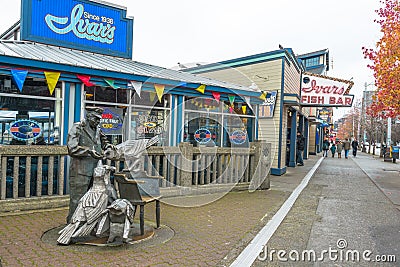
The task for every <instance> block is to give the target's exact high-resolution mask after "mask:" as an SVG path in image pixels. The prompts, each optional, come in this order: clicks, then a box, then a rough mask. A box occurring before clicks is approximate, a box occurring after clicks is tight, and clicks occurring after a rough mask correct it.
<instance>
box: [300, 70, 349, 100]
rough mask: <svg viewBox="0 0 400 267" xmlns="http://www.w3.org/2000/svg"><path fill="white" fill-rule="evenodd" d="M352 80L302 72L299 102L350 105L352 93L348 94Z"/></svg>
mask: <svg viewBox="0 0 400 267" xmlns="http://www.w3.org/2000/svg"><path fill="white" fill-rule="evenodd" d="M353 84H354V83H353V82H352V81H347V80H342V79H336V78H331V77H326V76H322V75H317V74H308V73H306V74H304V75H303V78H302V83H301V94H300V98H301V104H302V105H304V106H331V107H351V106H352V104H353V98H354V95H349V94H348V92H349V91H350V89H351V87H352V86H353Z"/></svg>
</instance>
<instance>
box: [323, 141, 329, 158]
mask: <svg viewBox="0 0 400 267" xmlns="http://www.w3.org/2000/svg"><path fill="white" fill-rule="evenodd" d="M329 146H330V144H329V140H328V138H325V140H324V142H323V143H322V150H323V151H324V154H323V156H324V157H327V156H328V151H329Z"/></svg>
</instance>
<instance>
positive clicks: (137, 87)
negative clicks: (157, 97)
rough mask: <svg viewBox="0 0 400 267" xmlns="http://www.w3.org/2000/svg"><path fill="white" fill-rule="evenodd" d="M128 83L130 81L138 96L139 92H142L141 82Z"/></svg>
mask: <svg viewBox="0 0 400 267" xmlns="http://www.w3.org/2000/svg"><path fill="white" fill-rule="evenodd" d="M130 83H131V86H132V87H133V89H135V91H136V93H137V94H138V96H139V97H140V94H141V92H142V86H143V83H142V82H135V81H131V82H130Z"/></svg>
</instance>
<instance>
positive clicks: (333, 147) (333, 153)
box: [331, 142, 336, 158]
mask: <svg viewBox="0 0 400 267" xmlns="http://www.w3.org/2000/svg"><path fill="white" fill-rule="evenodd" d="M331 153H332V158H334V157H335V154H336V145H335V143H333V142H332V145H331Z"/></svg>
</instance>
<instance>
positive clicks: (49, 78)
mask: <svg viewBox="0 0 400 267" xmlns="http://www.w3.org/2000/svg"><path fill="white" fill-rule="evenodd" d="M11 75H12V79H13V81H14V83H15V84H16V86H17V87H18V89H19V90H20V91H21V92H22V89H23V85H24V82H25V79H26V77H27V75H28V71H27V70H23V69H11ZM44 75H45V78H46V82H47V85H48V88H49V92H50V95H52V94H53V93H54V89H55V87H56V85H57V82H58V80H59V78H60V75H61V73H60V72H52V71H44ZM76 77H77V78H78V79H79V80H80V81H81V82H82V83H83V84H84V85H86V86H88V87H92V86H95V85H96V84H95V83H93V82H92V81H90V79H91V76H89V75H81V74H76ZM103 80H104V82H105V83H106V84H107V85H108V86H109V87H111V88H113V89H120V87H119V86H118V85H116V84H115V80H112V79H105V78H104V79H103ZM142 87H143V83H142V82H138V81H130V82H129V83H128V88H130V89H134V90H135V91H136V93H137V94H138V96H139V97H141V92H142ZM206 88H207V86H206V85H204V84H201V85H200V86H198V87H197V88H195V90H196V91H197V92H199V93H201V94H205V92H206ZM154 90H155V92H150V100H151V101H154V99H155V96H157V97H158V101H160V102H161V101H162V97H163V95H164V91H165V85H162V84H154ZM211 94H212V96H213V98H214V99H215V100H216V101H217V102H219V101H220V99H221V93H219V92H213V91H212V92H211ZM266 97H267V92H261V95H260V96H259V98H260V99H261V100H265V99H266ZM228 100H229V103H230V105H229V111H230V112H233V111H234V102H235V96H234V95H228ZM244 100H245V102H246V104H247V106H248V107H250V108H251V104H250V97H249V96H244ZM241 108H242V111H243V113H244V114H245V113H246V111H247V107H246V106H242V107H241Z"/></svg>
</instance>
